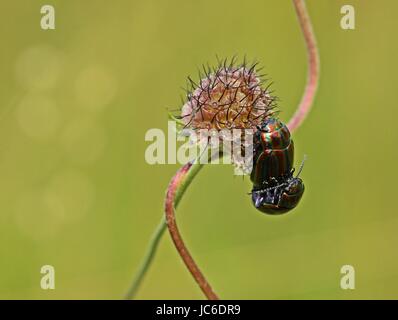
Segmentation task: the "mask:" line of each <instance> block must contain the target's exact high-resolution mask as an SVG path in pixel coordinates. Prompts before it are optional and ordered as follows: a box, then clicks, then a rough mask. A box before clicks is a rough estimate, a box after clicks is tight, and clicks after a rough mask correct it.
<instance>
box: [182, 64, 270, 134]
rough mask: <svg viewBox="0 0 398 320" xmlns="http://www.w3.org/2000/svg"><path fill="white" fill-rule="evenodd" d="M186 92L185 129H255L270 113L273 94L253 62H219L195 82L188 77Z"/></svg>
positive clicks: (183, 116)
mask: <svg viewBox="0 0 398 320" xmlns="http://www.w3.org/2000/svg"><path fill="white" fill-rule="evenodd" d="M188 80H189V83H190V86H191V88H190V91H189V92H188V94H187V101H186V103H185V104H184V106H183V107H182V110H181V120H182V123H183V125H184V128H188V129H193V130H197V129H208V130H211V129H216V130H221V129H255V128H256V127H257V126H258V125H260V124H261V123H262V122H263V121H264V120H265V119H266V118H267V117H270V116H271V115H272V114H273V113H274V110H273V109H274V107H275V100H276V99H275V97H273V96H272V95H271V93H270V92H269V90H268V88H263V87H262V85H263V81H262V79H261V77H260V76H259V75H258V74H257V71H256V64H253V65H251V66H247V65H246V63H243V64H240V65H238V66H234V65H233V61H231V63H229V64H228V65H227V63H226V61H224V62H223V63H220V64H219V66H218V67H217V68H216V69H213V70H212V71H211V70H210V69H209V68H207V69H206V68H205V75H204V77H203V78H201V79H200V80H199V82H198V83H196V82H194V81H193V80H192V79H191V78H188Z"/></svg>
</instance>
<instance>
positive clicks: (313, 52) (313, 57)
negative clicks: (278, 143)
mask: <svg viewBox="0 0 398 320" xmlns="http://www.w3.org/2000/svg"><path fill="white" fill-rule="evenodd" d="M293 4H294V8H295V9H296V14H297V18H298V20H299V23H300V27H301V31H302V32H303V35H304V40H305V44H306V46H307V55H308V75H307V84H306V86H305V89H304V94H303V96H302V98H301V101H300V104H299V106H298V107H297V110H296V112H295V113H294V115H293V117H292V118H291V119H290V121H289V122H288V124H287V127H288V128H289V130H290V131H291V132H293V131H295V130H296V129H297V128H298V127H299V126H300V125H301V124H302V123H303V121H304V119H305V118H306V116H307V115H308V113H309V111H310V110H311V106H312V103H313V102H314V97H315V94H316V91H317V89H318V82H319V54H318V47H317V44H316V39H315V34H314V30H313V29H312V24H311V20H310V17H309V16H308V11H307V8H306V5H305V2H304V0H293Z"/></svg>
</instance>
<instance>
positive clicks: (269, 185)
mask: <svg viewBox="0 0 398 320" xmlns="http://www.w3.org/2000/svg"><path fill="white" fill-rule="evenodd" d="M293 158H294V144H293V140H292V139H291V138H290V132H289V129H288V128H287V127H286V125H284V124H283V123H282V122H281V121H279V120H278V119H276V118H268V119H266V120H265V121H264V122H263V123H262V124H261V126H258V127H257V131H256V132H255V134H254V137H253V169H252V172H251V175H250V179H251V180H252V182H253V189H252V192H251V195H252V201H253V204H254V206H255V207H256V208H257V209H258V210H260V211H262V212H264V213H267V214H282V213H286V212H288V211H289V210H291V209H293V208H294V207H296V206H297V204H298V203H299V201H300V199H301V197H302V195H303V193H304V184H303V181H302V180H301V179H300V178H299V177H298V176H299V175H300V172H301V170H302V169H303V164H304V162H303V163H302V164H301V166H300V169H299V171H298V174H297V175H296V176H294V175H293V173H294V168H293Z"/></svg>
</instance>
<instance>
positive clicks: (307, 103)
mask: <svg viewBox="0 0 398 320" xmlns="http://www.w3.org/2000/svg"><path fill="white" fill-rule="evenodd" d="M292 1H293V4H294V7H295V10H296V14H297V18H298V20H299V23H300V27H301V30H302V32H303V35H304V40H305V43H306V48H307V55H308V76H307V83H306V86H305V89H304V94H303V96H302V98H301V101H300V104H299V105H298V107H297V110H296V112H295V113H294V115H293V117H292V118H291V119H290V121H289V122H288V124H287V126H288V128H289V130H290V131H291V132H293V131H295V130H296V129H297V128H298V127H299V126H300V125H301V124H302V123H303V121H304V119H305V118H306V116H307V115H308V113H309V111H310V109H311V106H312V103H313V101H314V97H315V93H316V91H317V88H318V82H319V55H318V48H317V44H316V39H315V35H314V31H313V29H312V25H311V20H310V18H309V16H308V12H307V8H306V6H305V2H304V0H292ZM202 167H203V165H201V164H196V163H195V164H191V163H188V164H187V165H185V166H183V167H182V168H181V169H180V170H178V171H177V173H176V175H175V176H174V177H173V179H172V180H171V182H170V185H169V188H168V189H167V195H166V203H165V209H166V217H167V223H168V227H169V231H170V234H171V236H172V238H173V241H174V244H175V245H176V248H177V250H178V252H179V254H180V255H181V257H182V258H183V260H184V262H185V264H186V265H187V267H188V269H189V270H190V272H191V274H192V276H193V277H194V278H195V280H196V282H197V283H198V284H199V286H200V287H201V289H202V291H203V292H204V293H205V295H206V297H207V298H209V299H218V297H217V295H216V294H215V293H214V292H213V290H212V289H211V287H210V285H209V284H208V282H207V281H206V279H205V278H204V276H203V274H202V273H201V272H200V270H199V268H198V267H197V265H196V264H195V262H194V260H193V259H192V256H191V255H190V254H189V252H188V250H187V248H186V247H185V245H184V243H183V241H182V238H181V235H180V233H179V231H178V228H177V225H176V223H175V217H174V207H175V208H176V207H177V206H178V203H179V201H180V200H181V197H182V195H183V194H184V192H185V190H186V188H187V187H188V186H189V184H190V183H191V181H192V180H193V178H194V177H195V176H196V174H197V173H198V172H199V171H200V169H201V168H202ZM165 229H166V220H165V218H164V217H162V220H161V221H160V224H159V226H158V227H157V229H156V231H155V233H154V234H153V236H152V240H151V242H150V245H149V246H148V249H147V253H146V255H145V258H144V261H143V262H142V264H141V266H140V268H139V271H138V273H137V275H136V277H135V279H134V282H133V284H132V286H131V287H130V290H129V291H128V293H127V295H126V298H128V299H130V298H133V297H134V295H135V294H136V292H137V289H138V287H139V285H140V284H141V282H142V279H143V277H144V275H145V274H146V272H147V271H148V268H149V266H150V264H151V262H152V260H153V257H154V255H155V252H156V250H157V247H158V244H159V240H160V238H161V236H162V235H163V233H164V231H165Z"/></svg>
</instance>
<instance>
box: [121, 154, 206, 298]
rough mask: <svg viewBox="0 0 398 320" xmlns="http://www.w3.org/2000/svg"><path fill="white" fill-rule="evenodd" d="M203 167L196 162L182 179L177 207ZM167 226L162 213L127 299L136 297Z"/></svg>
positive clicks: (176, 198)
mask: <svg viewBox="0 0 398 320" xmlns="http://www.w3.org/2000/svg"><path fill="white" fill-rule="evenodd" d="M202 168H203V164H200V163H197V162H195V163H193V164H192V165H191V167H190V170H189V172H186V176H185V178H184V179H183V181H181V184H180V187H179V188H178V190H177V191H176V195H175V200H174V206H175V207H176V208H177V206H178V204H179V202H180V200H181V198H182V196H183V194H184V192H185V190H186V189H187V188H188V186H189V185H190V183H191V182H192V180H193V178H194V177H195V176H196V175H197V174H198V173H199V171H200V170H201V169H202ZM180 170H181V169H180ZM180 170H179V171H180ZM179 171H178V172H179ZM178 172H177V173H178ZM176 175H177V174H176ZM166 228H167V224H166V219H165V216H164V215H162V218H161V219H160V222H159V224H158V226H157V227H156V230H155V232H154V233H153V235H152V237H151V240H150V242H149V245H148V247H147V250H146V253H145V256H144V259H143V260H142V262H141V264H140V266H139V268H138V271H137V273H136V275H135V277H134V280H133V282H132V283H131V286H130V288H129V289H128V291H127V293H126V295H125V299H133V298H134V297H135V295H136V294H137V291H138V289H139V287H140V285H141V283H142V281H143V279H144V276H145V274H146V273H147V272H148V269H149V267H150V265H151V263H152V261H153V258H154V256H155V253H156V250H157V248H158V246H159V242H160V239H161V238H162V235H163V233H164V232H165V231H166Z"/></svg>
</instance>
